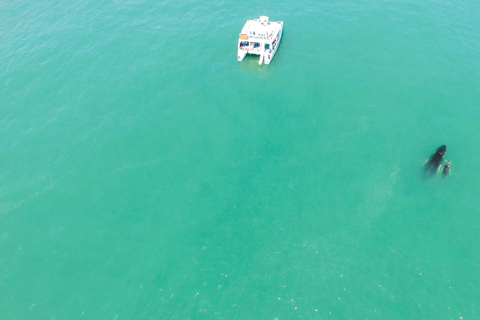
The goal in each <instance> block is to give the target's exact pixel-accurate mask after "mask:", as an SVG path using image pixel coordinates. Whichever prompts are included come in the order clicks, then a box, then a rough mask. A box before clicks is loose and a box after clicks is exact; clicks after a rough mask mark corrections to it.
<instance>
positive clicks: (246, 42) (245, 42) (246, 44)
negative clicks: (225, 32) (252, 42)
mask: <svg viewBox="0 0 480 320" xmlns="http://www.w3.org/2000/svg"><path fill="white" fill-rule="evenodd" d="M248 45H249V43H248V41H242V42H240V48H245V47H248Z"/></svg>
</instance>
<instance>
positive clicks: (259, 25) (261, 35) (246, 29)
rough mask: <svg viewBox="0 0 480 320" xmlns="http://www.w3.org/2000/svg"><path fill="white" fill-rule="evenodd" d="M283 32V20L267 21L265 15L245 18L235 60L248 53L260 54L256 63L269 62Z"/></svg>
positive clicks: (240, 59)
mask: <svg viewBox="0 0 480 320" xmlns="http://www.w3.org/2000/svg"><path fill="white" fill-rule="evenodd" d="M282 33H283V21H277V22H274V21H268V17H267V16H260V18H259V19H254V20H247V22H246V23H245V25H244V26H243V29H242V33H240V37H239V39H238V52H237V60H238V61H242V60H243V58H245V56H246V55H247V53H250V54H257V55H260V60H258V64H262V62H265V64H270V62H271V61H272V59H273V56H274V55H275V53H276V52H277V50H278V46H279V45H280V40H281V39H282Z"/></svg>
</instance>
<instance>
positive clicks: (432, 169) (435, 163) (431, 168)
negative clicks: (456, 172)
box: [425, 145, 447, 174]
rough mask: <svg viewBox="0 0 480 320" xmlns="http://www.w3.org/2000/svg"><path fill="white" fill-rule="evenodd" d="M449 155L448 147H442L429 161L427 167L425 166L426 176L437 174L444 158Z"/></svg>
mask: <svg viewBox="0 0 480 320" xmlns="http://www.w3.org/2000/svg"><path fill="white" fill-rule="evenodd" d="M445 153H447V146H446V145H442V146H440V147H439V148H438V149H437V151H435V153H434V154H432V156H431V157H430V159H428V162H427V165H426V166H425V173H426V174H434V173H436V172H437V170H438V168H439V167H440V165H441V164H442V160H443V156H444V155H445Z"/></svg>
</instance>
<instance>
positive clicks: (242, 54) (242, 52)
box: [237, 50, 247, 61]
mask: <svg viewBox="0 0 480 320" xmlns="http://www.w3.org/2000/svg"><path fill="white" fill-rule="evenodd" d="M246 55H247V50H238V52H237V61H242V60H243V58H245V56H246Z"/></svg>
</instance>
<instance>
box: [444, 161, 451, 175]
mask: <svg viewBox="0 0 480 320" xmlns="http://www.w3.org/2000/svg"><path fill="white" fill-rule="evenodd" d="M450 164H451V161H447V162H445V167H443V176H444V177H446V176H447V174H448V171H450Z"/></svg>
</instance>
